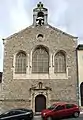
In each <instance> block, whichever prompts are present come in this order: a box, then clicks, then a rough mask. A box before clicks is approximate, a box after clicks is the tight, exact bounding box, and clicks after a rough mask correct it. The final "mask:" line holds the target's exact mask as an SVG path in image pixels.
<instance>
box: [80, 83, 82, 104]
mask: <svg viewBox="0 0 83 120" xmlns="http://www.w3.org/2000/svg"><path fill="white" fill-rule="evenodd" d="M80 96H81V106H83V82H82V83H81V85H80Z"/></svg>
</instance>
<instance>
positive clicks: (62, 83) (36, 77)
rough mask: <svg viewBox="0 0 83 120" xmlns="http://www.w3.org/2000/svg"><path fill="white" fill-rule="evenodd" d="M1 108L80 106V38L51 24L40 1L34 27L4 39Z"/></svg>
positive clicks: (38, 110) (34, 18) (34, 108)
mask: <svg viewBox="0 0 83 120" xmlns="http://www.w3.org/2000/svg"><path fill="white" fill-rule="evenodd" d="M3 42H4V66H3V79H2V83H1V84H2V92H1V94H0V96H1V97H0V103H1V104H0V107H2V109H3V110H4V109H5V110H6V109H10V108H13V107H20V106H21V107H27V108H32V109H33V111H34V112H40V111H41V110H42V109H44V108H46V107H47V106H49V105H51V104H52V103H54V102H59V101H67V102H74V103H78V95H77V88H78V86H77V67H76V66H77V64H76V48H77V37H73V36H72V35H69V34H67V33H65V32H63V31H61V30H59V29H57V28H55V27H52V26H51V25H49V24H48V9H46V8H44V7H43V4H42V3H41V2H39V4H37V8H35V9H33V24H32V25H31V26H29V27H27V28H26V29H24V30H22V31H20V32H18V33H15V34H14V35H11V36H10V37H8V38H6V39H4V41H3Z"/></svg>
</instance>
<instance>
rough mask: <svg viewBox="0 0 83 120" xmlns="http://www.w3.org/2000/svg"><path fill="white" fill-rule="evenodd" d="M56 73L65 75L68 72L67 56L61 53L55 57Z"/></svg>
mask: <svg viewBox="0 0 83 120" xmlns="http://www.w3.org/2000/svg"><path fill="white" fill-rule="evenodd" d="M54 72H55V73H64V72H66V58H65V54H64V53H63V52H62V51H60V52H58V53H57V54H56V55H55V57H54Z"/></svg>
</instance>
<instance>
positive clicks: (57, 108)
mask: <svg viewBox="0 0 83 120" xmlns="http://www.w3.org/2000/svg"><path fill="white" fill-rule="evenodd" d="M63 109H65V106H64V105H59V106H57V107H56V110H63Z"/></svg>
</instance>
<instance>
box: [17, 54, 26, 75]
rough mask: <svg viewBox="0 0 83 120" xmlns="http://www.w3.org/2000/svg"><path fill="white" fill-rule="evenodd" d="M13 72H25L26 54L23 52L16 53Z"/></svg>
mask: <svg viewBox="0 0 83 120" xmlns="http://www.w3.org/2000/svg"><path fill="white" fill-rule="evenodd" d="M15 73H17V74H24V73H26V54H25V53H24V52H19V53H18V54H17V55H16V60H15Z"/></svg>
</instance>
